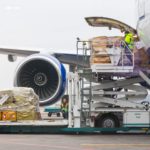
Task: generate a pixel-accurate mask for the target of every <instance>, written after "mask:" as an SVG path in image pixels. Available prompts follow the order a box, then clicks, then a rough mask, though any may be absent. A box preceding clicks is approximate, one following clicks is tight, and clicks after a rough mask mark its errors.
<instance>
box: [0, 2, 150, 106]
mask: <svg viewBox="0 0 150 150" xmlns="http://www.w3.org/2000/svg"><path fill="white" fill-rule="evenodd" d="M136 5H137V10H138V21H137V28H136V29H133V28H132V27H131V26H129V25H127V24H125V23H123V22H120V21H118V20H115V19H110V18H104V17H87V18H85V20H86V21H87V23H88V24H89V25H90V26H96V27H108V28H109V29H112V28H117V29H119V30H121V32H124V31H129V32H132V33H133V34H134V36H135V37H137V38H139V40H140V42H142V43H143V46H141V49H140V50H137V51H135V52H133V54H134V60H133V61H134V62H133V63H134V68H133V71H132V72H130V73H126V72H121V71H120V72H119V73H118V72H115V73H113V75H114V76H117V75H119V76H120V77H126V78H134V77H137V76H139V71H140V70H141V71H143V72H145V74H146V75H147V77H148V76H149V74H150V1H149V0H137V1H136ZM0 53H1V54H5V55H8V60H9V61H10V62H13V61H15V60H16V57H19V56H21V57H22V56H23V57H25V59H24V60H23V61H22V62H21V63H20V64H19V65H18V67H17V69H16V73H15V78H14V86H17V87H31V88H33V89H34V91H35V92H36V94H37V95H38V96H39V98H40V105H50V104H53V103H55V102H56V101H57V100H59V99H60V97H61V96H62V94H63V93H64V91H65V86H66V71H65V68H64V66H63V64H69V65H72V66H76V65H77V61H78V64H80V65H81V66H83V67H90V60H88V63H86V65H85V63H83V59H82V56H81V55H80V56H78V57H77V54H65V53H52V54H42V53H41V52H40V51H36V50H34V51H33V50H30V51H29V50H21V49H8V48H0ZM101 75H102V77H103V79H105V78H104V76H105V75H107V76H108V75H109V73H107V72H102V73H101ZM111 75H112V73H111ZM140 83H141V85H142V86H145V87H146V88H150V86H149V85H148V84H147V83H146V82H140Z"/></svg>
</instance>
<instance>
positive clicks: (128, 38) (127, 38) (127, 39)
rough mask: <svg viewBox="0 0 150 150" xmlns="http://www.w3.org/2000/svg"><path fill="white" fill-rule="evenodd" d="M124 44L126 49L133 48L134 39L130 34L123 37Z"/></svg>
mask: <svg viewBox="0 0 150 150" xmlns="http://www.w3.org/2000/svg"><path fill="white" fill-rule="evenodd" d="M124 40H125V42H126V44H127V45H128V47H129V48H130V49H131V50H132V49H133V48H134V38H133V34H132V33H128V34H126V35H125V39H124Z"/></svg>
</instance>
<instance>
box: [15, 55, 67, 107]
mask: <svg viewBox="0 0 150 150" xmlns="http://www.w3.org/2000/svg"><path fill="white" fill-rule="evenodd" d="M14 85H15V86H18V87H31V88H33V89H34V91H35V93H36V94H37V95H38V96H39V98H40V105H50V104H53V103H55V102H57V101H58V100H59V99H60V97H61V96H62V94H63V93H64V91H65V85H66V71H65V68H64V66H63V65H62V64H61V63H60V62H59V61H58V60H57V59H56V58H55V57H53V56H51V55H43V54H34V55H31V56H29V57H27V58H25V59H24V61H23V62H21V64H20V65H19V66H18V68H17V70H16V74H15V80H14Z"/></svg>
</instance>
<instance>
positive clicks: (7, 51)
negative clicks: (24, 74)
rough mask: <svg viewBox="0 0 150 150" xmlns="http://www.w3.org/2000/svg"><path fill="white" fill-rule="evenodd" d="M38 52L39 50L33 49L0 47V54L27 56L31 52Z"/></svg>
mask: <svg viewBox="0 0 150 150" xmlns="http://www.w3.org/2000/svg"><path fill="white" fill-rule="evenodd" d="M36 53H40V51H33V50H20V49H9V48H0V54H6V55H12V56H23V57H25V56H29V55H32V54H36Z"/></svg>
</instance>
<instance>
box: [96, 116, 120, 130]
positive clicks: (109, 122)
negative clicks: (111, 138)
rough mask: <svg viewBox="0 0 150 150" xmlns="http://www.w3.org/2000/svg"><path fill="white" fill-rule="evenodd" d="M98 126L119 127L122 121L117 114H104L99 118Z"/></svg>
mask: <svg viewBox="0 0 150 150" xmlns="http://www.w3.org/2000/svg"><path fill="white" fill-rule="evenodd" d="M96 126H97V127H100V128H117V127H119V126H120V123H119V119H118V117H117V116H115V115H113V114H104V115H102V116H101V117H100V118H99V119H98V120H97V123H96Z"/></svg>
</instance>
